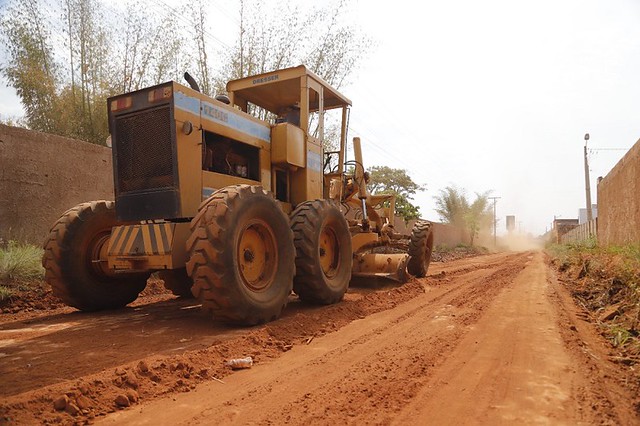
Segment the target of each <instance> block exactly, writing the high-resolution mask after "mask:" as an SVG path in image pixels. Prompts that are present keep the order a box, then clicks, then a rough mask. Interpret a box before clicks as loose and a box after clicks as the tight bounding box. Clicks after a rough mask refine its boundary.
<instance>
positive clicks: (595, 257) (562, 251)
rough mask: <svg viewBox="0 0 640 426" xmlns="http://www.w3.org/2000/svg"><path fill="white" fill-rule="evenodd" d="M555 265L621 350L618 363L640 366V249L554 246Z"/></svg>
mask: <svg viewBox="0 0 640 426" xmlns="http://www.w3.org/2000/svg"><path fill="white" fill-rule="evenodd" d="M548 253H549V255H550V256H551V262H552V264H553V265H555V266H556V268H557V269H558V271H559V272H560V273H561V274H562V275H563V276H564V277H565V278H567V280H566V282H567V283H570V284H569V285H570V290H571V292H572V294H573V296H574V298H575V299H576V300H577V302H578V304H580V305H582V307H583V308H584V309H586V310H587V311H588V312H589V313H590V314H591V316H592V319H593V321H594V322H595V323H596V324H597V326H598V327H599V328H600V330H601V332H602V333H603V335H604V336H605V337H606V338H607V339H608V340H609V341H610V342H611V344H612V345H613V347H615V348H616V349H617V350H618V352H619V353H618V354H616V355H615V356H614V357H613V360H614V361H617V362H621V363H624V364H629V365H633V364H636V363H639V362H640V245H637V244H636V245H627V246H623V247H607V248H604V247H598V246H597V245H596V244H595V242H594V241H588V242H586V243H582V244H570V245H554V246H551V247H549V248H548Z"/></svg>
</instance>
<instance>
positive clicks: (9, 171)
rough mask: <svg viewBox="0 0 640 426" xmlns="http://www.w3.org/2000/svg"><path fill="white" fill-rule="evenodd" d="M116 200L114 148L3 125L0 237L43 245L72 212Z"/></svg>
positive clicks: (0, 131)
mask: <svg viewBox="0 0 640 426" xmlns="http://www.w3.org/2000/svg"><path fill="white" fill-rule="evenodd" d="M113 197H114V196H113V177H112V172H111V149H109V148H106V147H102V146H98V145H94V144H90V143H86V142H81V141H77V140H73V139H68V138H63V137H60V136H54V135H49V134H45V133H40V132H33V131H29V130H25V129H21V128H17V127H10V126H4V125H0V238H3V239H5V240H7V239H18V240H21V241H28V242H32V243H34V244H42V242H43V241H44V239H45V237H46V236H47V234H48V232H49V228H50V227H51V225H52V224H53V223H54V222H55V221H56V220H57V219H58V218H59V217H60V216H61V215H62V213H64V212H65V211H66V210H67V209H69V208H71V207H73V206H75V205H76V204H79V203H81V202H84V201H91V200H99V199H107V200H112V199H113Z"/></svg>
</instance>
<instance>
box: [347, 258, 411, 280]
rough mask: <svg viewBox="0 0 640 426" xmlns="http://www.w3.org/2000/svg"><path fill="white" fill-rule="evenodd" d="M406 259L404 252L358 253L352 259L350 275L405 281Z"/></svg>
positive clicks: (406, 277) (407, 259)
mask: <svg viewBox="0 0 640 426" xmlns="http://www.w3.org/2000/svg"><path fill="white" fill-rule="evenodd" d="M408 261H409V255H408V254H406V253H395V254H382V253H366V254H358V255H356V256H355V258H354V260H353V271H352V274H351V275H352V276H354V277H361V278H367V277H371V278H386V279H390V280H394V281H397V282H399V283H405V282H407V279H408V276H407V262H408Z"/></svg>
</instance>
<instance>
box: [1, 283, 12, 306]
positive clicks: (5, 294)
mask: <svg viewBox="0 0 640 426" xmlns="http://www.w3.org/2000/svg"><path fill="white" fill-rule="evenodd" d="M13 294H14V292H13V291H12V290H11V289H10V288H8V287H5V286H3V285H0V302H4V301H5V300H9V299H11V297H13Z"/></svg>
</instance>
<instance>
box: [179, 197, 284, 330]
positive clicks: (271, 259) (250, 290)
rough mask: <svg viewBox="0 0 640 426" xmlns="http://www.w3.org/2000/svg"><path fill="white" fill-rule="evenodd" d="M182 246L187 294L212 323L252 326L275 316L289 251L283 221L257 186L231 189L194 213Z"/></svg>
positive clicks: (281, 298) (281, 299) (281, 305)
mask: <svg viewBox="0 0 640 426" xmlns="http://www.w3.org/2000/svg"><path fill="white" fill-rule="evenodd" d="M191 232H192V235H191V237H190V238H189V240H188V241H187V249H188V251H189V256H190V258H189V261H188V262H187V273H188V274H189V276H191V278H192V279H193V281H194V284H193V287H192V291H193V294H194V295H195V296H196V297H198V298H199V299H200V301H201V302H202V307H203V309H205V310H209V311H211V313H212V314H213V316H214V318H217V319H220V320H222V321H225V322H229V323H235V324H242V325H253V324H259V323H263V322H266V321H271V320H274V319H276V318H277V317H278V316H280V313H281V312H282V309H283V308H284V307H285V306H286V304H287V301H288V298H289V295H290V294H291V289H292V282H293V275H294V270H295V266H294V259H295V249H294V246H293V235H292V233H291V229H290V228H289V223H288V220H287V216H286V215H285V214H284V213H283V212H282V210H281V209H280V207H279V206H278V204H277V203H276V201H275V200H274V198H273V197H271V196H270V195H269V194H268V193H267V192H266V191H265V190H264V189H263V188H262V187H261V186H250V185H235V186H229V187H226V188H223V189H221V190H219V191H217V192H215V193H214V194H213V195H212V196H211V197H210V198H209V199H208V200H207V201H205V202H204V203H203V205H202V206H201V207H200V210H199V212H198V215H197V216H196V217H195V218H194V219H193V221H192V223H191Z"/></svg>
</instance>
